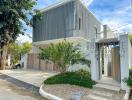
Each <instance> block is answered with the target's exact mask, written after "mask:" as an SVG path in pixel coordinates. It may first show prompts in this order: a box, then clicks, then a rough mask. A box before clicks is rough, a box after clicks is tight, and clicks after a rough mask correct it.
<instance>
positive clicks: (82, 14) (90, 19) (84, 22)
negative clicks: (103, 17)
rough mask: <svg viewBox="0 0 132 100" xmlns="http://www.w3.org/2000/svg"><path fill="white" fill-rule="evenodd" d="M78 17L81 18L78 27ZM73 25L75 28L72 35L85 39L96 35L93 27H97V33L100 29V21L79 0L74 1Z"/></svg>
mask: <svg viewBox="0 0 132 100" xmlns="http://www.w3.org/2000/svg"><path fill="white" fill-rule="evenodd" d="M79 19H80V20H81V21H80V25H81V26H80V29H79ZM75 25H76V30H75V31H74V36H76V37H78V36H81V37H84V38H86V39H89V38H95V37H96V29H95V27H96V28H97V33H99V32H100V29H101V23H100V22H99V21H98V20H97V19H96V18H95V16H94V15H93V14H92V13H91V12H90V11H89V10H88V9H87V8H86V7H85V6H84V5H83V4H82V3H80V1H76V2H75ZM98 37H99V36H98Z"/></svg>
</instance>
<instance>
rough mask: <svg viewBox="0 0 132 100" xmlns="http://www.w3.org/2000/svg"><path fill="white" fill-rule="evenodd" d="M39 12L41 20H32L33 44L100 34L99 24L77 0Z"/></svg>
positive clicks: (69, 0) (87, 37) (68, 0)
mask: <svg viewBox="0 0 132 100" xmlns="http://www.w3.org/2000/svg"><path fill="white" fill-rule="evenodd" d="M41 12H42V18H41V19H40V20H39V19H38V20H33V24H34V28H33V42H39V41H46V40H53V39H60V38H67V37H83V38H85V39H90V38H95V37H96V36H97V33H98V32H100V28H101V23H100V22H99V21H98V20H97V19H96V18H95V16H94V15H93V14H92V13H91V12H90V11H89V10H88V9H87V8H86V7H85V6H84V5H83V4H82V3H81V2H80V1H79V0H67V1H66V2H63V3H61V4H57V5H55V6H53V7H49V8H47V9H43V10H42V11H41ZM98 37H99V36H98Z"/></svg>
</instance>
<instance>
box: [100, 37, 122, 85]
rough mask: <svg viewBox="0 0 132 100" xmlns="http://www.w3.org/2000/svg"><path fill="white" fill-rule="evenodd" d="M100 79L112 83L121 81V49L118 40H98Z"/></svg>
mask: <svg viewBox="0 0 132 100" xmlns="http://www.w3.org/2000/svg"><path fill="white" fill-rule="evenodd" d="M98 48H99V49H98V50H99V81H102V82H105V83H111V84H114V83H115V84H118V83H120V82H121V73H120V53H119V52H120V49H119V42H118V41H109V40H105V41H102V40H101V42H98Z"/></svg>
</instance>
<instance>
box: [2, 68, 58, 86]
mask: <svg viewBox="0 0 132 100" xmlns="http://www.w3.org/2000/svg"><path fill="white" fill-rule="evenodd" d="M0 73H2V74H5V75H8V76H10V77H13V78H15V79H18V80H21V81H23V82H26V83H29V84H32V85H34V86H37V87H40V86H41V85H42V83H43V81H44V80H45V79H47V78H48V77H51V76H53V75H55V74H57V73H55V72H44V71H38V70H22V69H20V70H4V71H0Z"/></svg>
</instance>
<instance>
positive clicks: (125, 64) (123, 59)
mask: <svg viewBox="0 0 132 100" xmlns="http://www.w3.org/2000/svg"><path fill="white" fill-rule="evenodd" d="M120 65H121V66H120V67H121V88H122V89H123V90H126V89H127V88H128V87H127V85H126V84H125V83H124V82H123V81H122V80H123V79H124V78H128V77H129V41H128V35H121V36H120Z"/></svg>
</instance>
